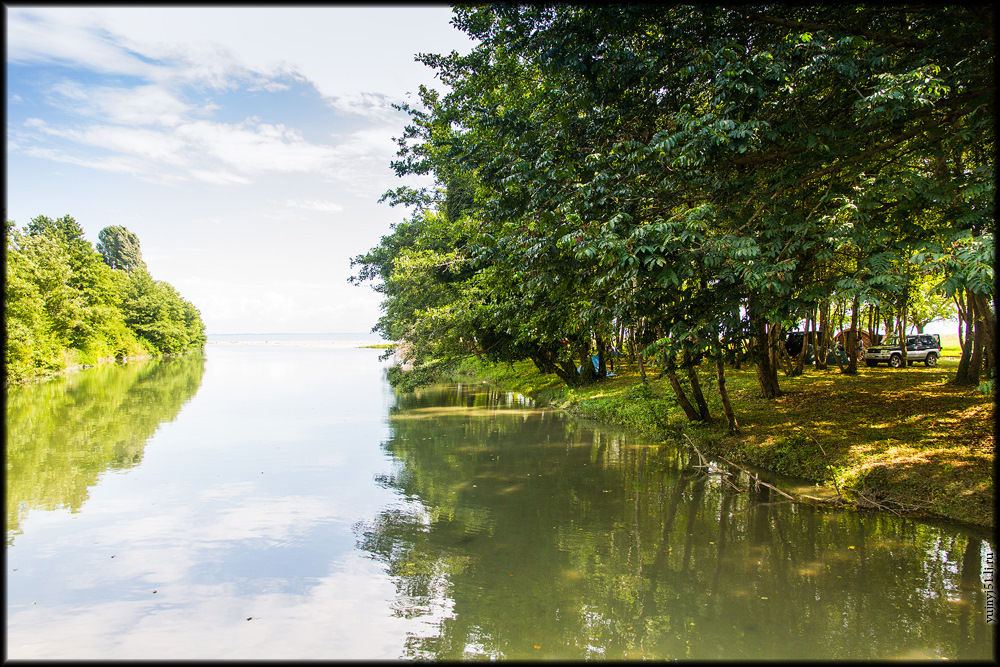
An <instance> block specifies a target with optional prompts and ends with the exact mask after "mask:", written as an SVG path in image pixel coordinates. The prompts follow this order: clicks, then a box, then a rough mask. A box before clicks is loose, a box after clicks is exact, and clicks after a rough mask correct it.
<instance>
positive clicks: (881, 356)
mask: <svg viewBox="0 0 1000 667" xmlns="http://www.w3.org/2000/svg"><path fill="white" fill-rule="evenodd" d="M940 356H941V337H940V336H938V335H937V334H933V335H931V334H915V335H912V336H907V337H906V361H907V362H908V364H909V365H912V364H913V363H914V362H917V361H922V362H924V364H925V365H927V366H937V362H938V357H940ZM879 362H884V363H886V364H888V365H889V367H890V368H899V367H900V366H902V365H903V348H902V346H901V345H900V343H899V337H898V336H889V338H888V340H886V341H885V342H884V343H879V344H878V345H873V346H871V347H869V348H868V349H867V350H865V363H866V364H868V366H877V365H878V364H879Z"/></svg>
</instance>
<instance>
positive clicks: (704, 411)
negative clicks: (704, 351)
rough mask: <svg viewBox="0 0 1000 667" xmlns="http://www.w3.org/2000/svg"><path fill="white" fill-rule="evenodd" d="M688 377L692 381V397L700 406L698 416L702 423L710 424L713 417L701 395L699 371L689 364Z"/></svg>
mask: <svg viewBox="0 0 1000 667" xmlns="http://www.w3.org/2000/svg"><path fill="white" fill-rule="evenodd" d="M687 375H688V379H689V380H690V381H691V395H692V396H694V402H695V403H696V404H697V405H698V416H699V417H700V418H701V421H703V422H705V423H708V422H710V421H712V415H711V413H710V412H709V411H708V403H706V402H705V395H704V394H702V393H701V381H699V380H698V371H697V369H696V368H695V367H694V364H688V367H687Z"/></svg>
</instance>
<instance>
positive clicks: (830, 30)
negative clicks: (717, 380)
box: [387, 5, 993, 416]
mask: <svg viewBox="0 0 1000 667" xmlns="http://www.w3.org/2000/svg"><path fill="white" fill-rule="evenodd" d="M991 20H992V13H985V14H984V13H982V12H980V11H979V10H978V9H977V8H975V7H930V6H928V7H912V8H911V7H905V8H902V9H901V10H895V9H883V8H867V7H865V8H857V7H853V6H851V7H806V6H784V5H776V6H746V7H743V6H741V7H733V8H730V7H716V6H675V7H668V8H666V9H664V8H660V7H652V6H645V5H639V6H630V5H614V6H598V7H575V6H518V5H488V6H463V7H459V8H457V9H456V10H455V19H454V23H455V25H456V26H457V27H458V28H459V29H461V30H463V31H465V32H466V33H467V34H469V35H470V36H471V37H472V38H473V39H475V40H477V42H478V45H477V46H476V48H475V49H473V51H472V52H471V53H469V54H467V55H464V56H459V55H458V54H455V53H452V54H450V55H447V56H439V55H432V54H423V55H421V56H420V57H419V59H420V60H421V61H423V62H424V63H425V64H427V65H429V66H431V67H433V68H434V69H435V70H436V71H437V74H438V76H439V77H440V79H441V80H442V82H444V83H445V84H447V85H448V86H449V87H450V88H451V92H449V93H448V94H447V95H445V96H443V97H441V96H439V95H438V94H437V93H435V92H434V91H430V90H427V89H421V95H420V99H421V103H422V104H423V108H422V109H411V108H408V107H407V108H406V110H407V111H408V112H409V113H410V115H411V119H412V121H413V123H412V124H411V125H409V126H407V128H406V132H405V134H404V136H403V137H402V138H401V139H400V140H399V144H400V151H399V156H400V159H399V160H397V161H396V162H394V167H395V168H396V171H397V173H399V174H400V175H406V174H433V175H434V176H435V179H436V189H435V191H434V192H429V191H425V192H422V193H421V192H417V191H410V190H406V191H404V190H398V191H396V192H395V193H394V194H393V195H392V196H393V197H394V198H395V200H396V201H397V202H399V203H419V204H420V205H421V206H427V207H433V206H435V205H436V206H439V207H441V206H443V207H444V209H443V210H444V211H445V212H446V215H447V216H453V215H454V214H455V213H454V212H455V211H461V212H462V214H463V215H467V216H469V217H470V218H474V219H475V220H476V226H475V228H474V230H473V232H472V233H471V234H470V237H469V241H468V248H469V253H470V254H469V256H470V257H471V256H475V257H481V258H485V257H489V260H488V261H484V262H483V263H482V264H479V265H475V266H473V265H470V267H469V268H470V270H471V271H473V273H474V275H476V276H480V275H485V273H481V272H489V275H490V276H491V277H493V278H495V280H493V281H492V282H491V283H485V282H483V283H480V284H479V288H480V294H481V295H488V296H486V298H484V299H480V300H479V301H477V304H478V307H479V308H480V310H479V311H478V312H479V316H483V317H486V316H487V314H490V315H489V316H495V315H498V314H501V313H502V314H503V317H504V318H505V321H507V322H510V323H511V324H510V325H508V327H507V328H506V330H505V331H504V334H505V336H508V337H509V340H510V342H511V343H513V344H517V345H528V344H539V343H541V344H544V345H549V344H550V343H551V342H552V341H553V340H555V339H556V338H557V337H559V338H561V339H563V340H566V341H567V342H569V343H570V346H571V347H570V349H572V350H574V351H573V352H572V355H573V356H579V357H582V356H583V355H584V354H586V355H588V356H589V353H590V347H591V341H592V340H595V341H597V342H598V350H599V351H600V349H601V347H602V345H601V340H602V339H603V338H604V337H605V335H606V334H607V332H609V331H612V330H615V329H618V328H620V327H625V328H628V329H629V330H631V331H640V330H644V331H646V332H651V333H650V334H649V336H650V338H651V339H652V341H650V340H649V339H645V340H644V341H643V342H644V346H645V347H648V346H649V345H650V343H651V342H652V343H653V345H654V347H653V350H654V351H656V352H657V353H660V354H663V355H665V356H664V357H663V358H664V360H665V361H667V362H670V363H678V362H679V363H680V364H681V366H680V367H679V368H684V367H685V366H684V365H685V364H690V365H694V364H696V363H697V360H699V359H700V358H702V357H701V356H700V355H703V354H709V355H712V356H716V357H718V356H719V355H722V354H726V355H727V356H730V357H731V354H730V353H729V352H725V350H734V349H736V350H745V351H746V353H747V355H748V356H749V358H751V359H752V360H753V361H754V363H755V364H756V366H757V370H758V378H759V381H760V386H761V391H762V393H763V394H764V395H765V396H767V397H774V396H777V395H778V394H780V387H779V386H778V376H777V368H778V363H777V359H778V349H779V346H780V344H781V338H782V333H783V327H784V326H785V325H786V324H787V323H789V322H793V321H795V320H796V319H797V318H799V316H800V315H801V314H802V313H804V312H811V311H812V310H814V309H816V308H817V307H818V306H820V305H821V304H828V303H830V301H831V300H832V299H833V298H834V297H836V298H838V299H847V301H848V303H849V304H850V311H851V332H852V333H851V339H850V340H849V341H848V348H849V353H850V359H849V362H848V364H847V368H846V370H847V372H851V371H853V370H854V369H855V368H856V363H857V353H856V348H855V345H854V343H855V340H856V337H857V331H858V329H859V327H860V321H859V320H860V315H861V311H862V307H863V305H864V304H865V303H868V302H874V301H875V300H877V299H880V298H882V296H884V295H887V294H891V295H893V296H899V295H900V294H902V292H899V290H900V289H905V287H904V286H902V285H901V284H896V282H894V281H895V280H896V279H895V278H894V277H893V271H894V269H895V268H896V267H898V266H900V265H905V263H906V262H908V261H909V260H910V258H911V257H912V256H914V255H915V254H919V253H921V252H924V253H926V252H929V251H932V250H933V249H934V248H935V247H936V246H935V244H937V245H938V246H940V244H941V243H942V240H943V239H948V238H951V237H954V236H955V235H962V234H968V233H970V232H973V231H975V233H982V231H983V230H982V227H983V224H984V220H988V219H989V216H990V215H991V214H992V209H993V179H992V173H993V167H992V160H991V158H990V155H991V152H990V150H991V147H992V145H993V122H992V121H993V112H992V103H993V102H992V90H993V82H992V79H991V75H990V74H989V72H990V68H989V67H986V66H984V63H988V64H991V63H992V57H993V56H992V39H993V38H992V32H991V29H990V27H989V26H990V25H991V23H990V22H991ZM459 177H460V178H459ZM456 184H458V185H456ZM467 193H473V194H472V196H466V194H467ZM387 196H388V195H387ZM449 196H450V202H449ZM459 202H460V203H459ZM956 270H957V269H956ZM952 273H954V271H952ZM494 285H495V286H502V287H498V288H496V289H493V286H494ZM501 290H502V291H501ZM979 310H980V311H983V312H985V311H984V310H983V308H981V307H980V308H979ZM819 311H820V312H821V313H824V314H825V313H826V308H825V307H820V308H819ZM692 313H695V314H697V315H698V318H697V322H698V324H697V326H692V324H691V321H690V317H691V314H692ZM419 317H420V316H418V320H419ZM824 317H825V315H824ZM987 319H988V318H987ZM980 320H983V318H980ZM983 321H984V322H985V320H983ZM497 322H498V321H497V320H494V323H497ZM826 324H827V326H829V324H830V323H829V322H826ZM983 327H988V325H987V324H985V323H984V324H983ZM984 331H985V329H984ZM723 332H724V334H723ZM825 333H826V335H827V336H829V335H830V333H832V332H829V331H827V332H825ZM720 334H723V335H720ZM720 340H724V341H725V343H724V344H723V343H721V342H719V343H717V342H716V341H720ZM563 359H565V355H563ZM668 366H669V363H668ZM556 367H558V366H557V365H555V366H550V368H556ZM584 367H585V368H586V367H587V366H586V365H585V366H584ZM668 370H669V368H668ZM567 377H571V378H572V380H570V381H575V380H576V378H575V376H567ZM720 389H721V385H720ZM692 391H693V392H694V387H692ZM695 393H696V392H695ZM678 399H679V400H680V396H678ZM695 401H696V402H697V396H695ZM694 412H695V413H698V414H699V416H701V411H700V410H694Z"/></svg>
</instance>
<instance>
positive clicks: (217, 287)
mask: <svg viewBox="0 0 1000 667" xmlns="http://www.w3.org/2000/svg"><path fill="white" fill-rule="evenodd" d="M5 12H6V18H7V34H6V37H7V210H6V214H7V218H8V219H10V220H13V221H14V222H15V223H16V224H17V225H18V226H19V227H22V228H23V227H24V226H26V225H27V224H28V222H29V221H30V220H31V218H33V217H35V216H38V215H48V216H50V217H58V216H62V215H65V214H69V215H72V216H73V217H74V218H75V219H76V220H77V222H79V223H80V224H81V226H82V227H83V229H84V231H85V233H86V237H87V239H88V240H89V241H91V243H95V244H96V242H97V234H98V232H99V231H100V230H101V229H103V228H104V227H106V226H108V225H123V226H125V227H127V228H128V229H130V230H131V231H133V232H135V233H136V234H137V235H138V237H139V240H140V242H141V244H142V252H143V258H144V259H145V260H146V263H147V265H148V266H149V269H150V272H151V273H152V274H153V277H154V278H156V279H158V280H165V281H167V282H169V283H171V284H172V285H174V287H176V288H177V289H178V291H179V292H180V293H181V294H182V295H183V296H184V297H185V298H186V299H188V300H189V301H191V302H192V303H194V304H195V306H197V307H198V309H199V310H200V311H201V313H202V318H203V319H204V321H205V324H206V327H207V330H208V332H209V333H273V332H304V333H313V332H365V331H368V330H370V329H371V327H372V325H374V323H375V321H376V319H377V318H378V314H379V309H378V304H379V298H378V295H377V294H376V293H375V292H373V291H372V290H370V289H368V288H366V287H364V288H359V287H354V286H352V285H350V284H348V283H347V278H348V276H350V275H351V273H352V272H351V269H350V258H351V257H353V256H355V255H357V254H359V253H362V252H364V251H365V250H367V249H368V248H370V247H372V246H374V245H375V244H377V243H378V240H379V238H380V237H381V236H382V235H384V234H386V233H388V231H389V227H390V225H391V224H392V223H393V222H397V221H399V220H401V219H402V218H403V217H405V215H406V211H403V210H400V209H398V208H397V209H393V208H390V207H389V206H388V205H386V204H379V203H377V202H378V199H379V197H380V196H381V195H382V193H383V192H385V191H386V190H387V189H389V188H394V187H397V186H398V185H401V184H403V183H408V184H411V185H418V184H426V183H427V182H426V181H420V180H410V181H401V180H400V179H398V178H397V177H396V176H395V175H394V174H393V172H392V169H391V167H390V166H389V162H390V160H392V159H393V157H394V153H395V149H396V146H395V143H394V142H393V139H392V138H393V137H394V136H399V135H400V134H401V133H402V129H403V126H404V125H405V123H406V116H405V114H402V113H400V112H398V111H396V110H394V109H393V108H392V106H391V105H392V103H394V102H396V103H398V102H403V101H408V100H409V101H411V102H412V101H414V100H415V98H414V97H412V96H411V97H408V94H410V93H416V91H417V88H418V86H419V85H420V84H427V85H431V86H432V87H436V88H438V89H440V88H441V84H440V82H438V81H436V80H435V79H434V77H433V72H432V71H431V70H430V69H428V68H426V67H424V66H423V65H421V64H420V63H416V62H414V60H413V57H414V55H415V54H417V53H421V52H431V53H447V52H450V51H452V50H457V51H459V52H466V51H468V50H469V49H470V48H471V47H472V44H471V42H469V41H468V40H467V39H466V37H465V35H464V34H463V33H461V32H459V31H458V30H456V29H455V28H454V27H452V26H451V25H449V20H450V18H451V10H450V8H448V7H446V6H427V5H416V6H414V7H408V6H384V5H383V6H378V5H376V6H373V7H365V6H357V7H351V6H331V7H320V6H305V7H231V6H222V7H189V6H178V7H170V6H158V7H157V6H152V7H135V6H124V7H121V6H118V7H115V6H112V7H77V6H73V7H69V6H64V7H37V6H31V5H24V6H18V5H16V4H14V5H10V4H8V5H7V7H6V9H5Z"/></svg>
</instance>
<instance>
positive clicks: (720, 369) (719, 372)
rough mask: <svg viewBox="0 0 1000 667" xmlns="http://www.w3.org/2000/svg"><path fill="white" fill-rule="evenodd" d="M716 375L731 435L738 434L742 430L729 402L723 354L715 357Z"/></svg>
mask: <svg viewBox="0 0 1000 667" xmlns="http://www.w3.org/2000/svg"><path fill="white" fill-rule="evenodd" d="M715 375H716V378H717V382H718V385H719V397H720V398H721V399H722V411H723V412H725V413H726V421H727V422H728V423H729V435H736V434H738V433H739V432H740V425H739V423H738V422H737V421H736V413H735V412H733V405H732V403H730V402H729V392H728V391H727V390H726V365H725V363H723V361H722V355H721V354H720V355H719V356H717V357H716V358H715Z"/></svg>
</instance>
